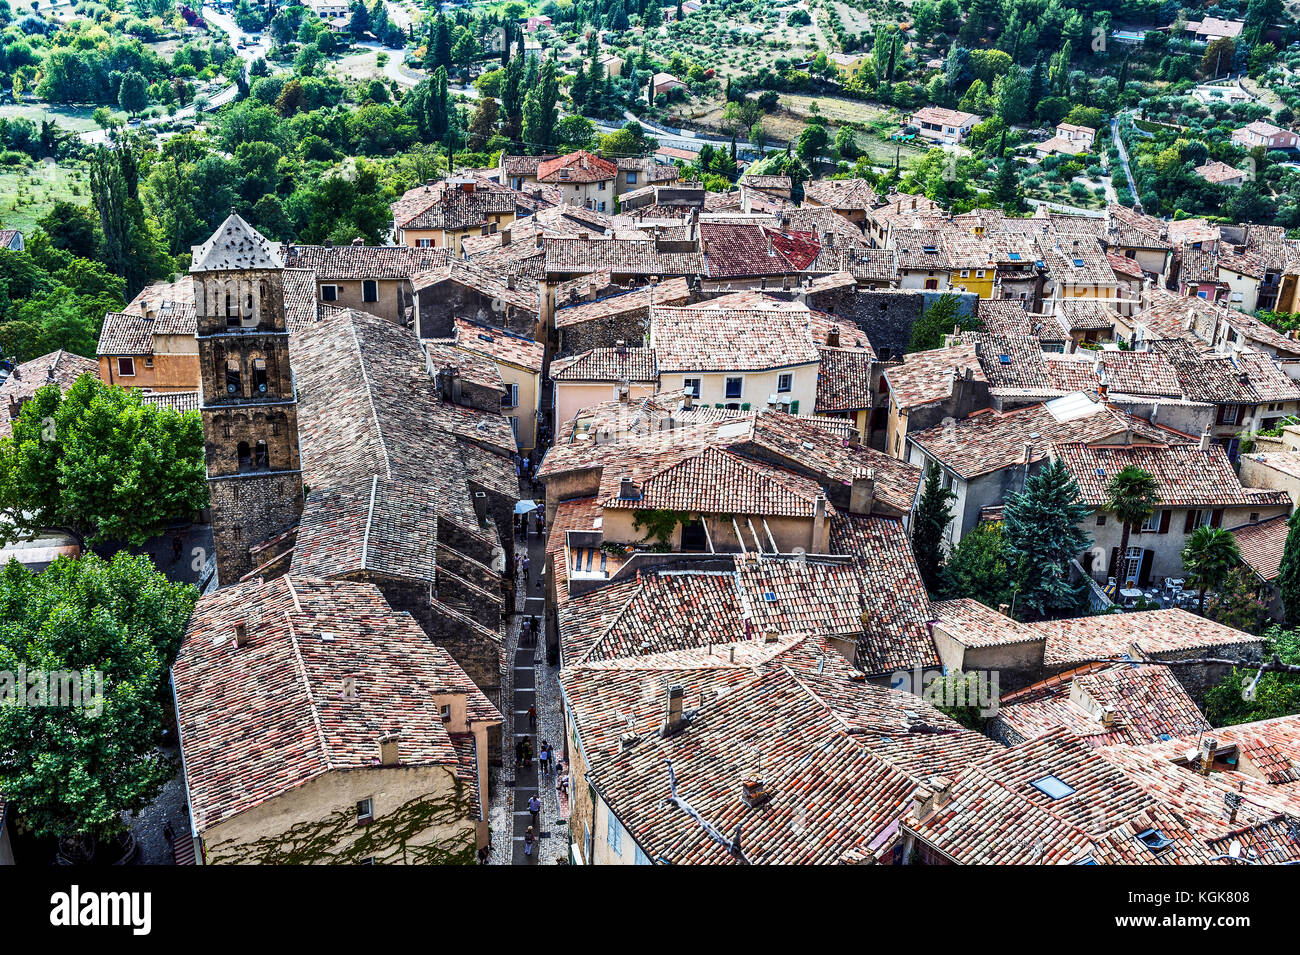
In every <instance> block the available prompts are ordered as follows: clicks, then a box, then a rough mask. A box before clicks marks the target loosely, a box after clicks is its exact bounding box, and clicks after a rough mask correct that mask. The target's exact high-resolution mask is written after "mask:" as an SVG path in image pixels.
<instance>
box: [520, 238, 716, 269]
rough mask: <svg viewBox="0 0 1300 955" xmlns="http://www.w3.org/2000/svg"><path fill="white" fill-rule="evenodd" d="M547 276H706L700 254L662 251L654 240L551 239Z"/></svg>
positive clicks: (546, 246)
mask: <svg viewBox="0 0 1300 955" xmlns="http://www.w3.org/2000/svg"><path fill="white" fill-rule="evenodd" d="M543 243H544V245H543V248H544V249H545V252H546V264H545V268H546V273H547V274H548V275H551V276H557V275H570V274H580V275H587V274H590V273H592V272H600V271H607V272H614V273H616V274H620V275H624V274H628V275H640V276H652V275H659V276H671V275H703V274H705V273H706V271H707V268H706V266H705V261H704V256H703V255H702V254H701V253H699V252H660V251H657V250H656V248H655V242H654V240H653V239H584V238H547V239H544V240H543Z"/></svg>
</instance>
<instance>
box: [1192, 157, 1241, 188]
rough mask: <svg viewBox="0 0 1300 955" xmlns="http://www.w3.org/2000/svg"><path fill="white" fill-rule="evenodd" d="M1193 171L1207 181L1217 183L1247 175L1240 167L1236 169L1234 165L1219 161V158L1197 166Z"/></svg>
mask: <svg viewBox="0 0 1300 955" xmlns="http://www.w3.org/2000/svg"><path fill="white" fill-rule="evenodd" d="M1192 172H1194V173H1196V174H1197V175H1198V176H1200V177H1201V178H1202V179H1204V180H1205V181H1206V182H1210V183H1216V184H1217V183H1221V182H1229V181H1231V180H1233V179H1242V178H1244V177H1245V175H1246V174H1245V173H1244V172H1242V171H1241V170H1240V169H1234V168H1233V167H1232V166H1229V165H1228V164H1227V163H1226V162H1218V161H1217V160H1216V161H1214V162H1207V163H1205V164H1204V165H1201V166H1197V167H1196V168H1195V169H1193V170H1192Z"/></svg>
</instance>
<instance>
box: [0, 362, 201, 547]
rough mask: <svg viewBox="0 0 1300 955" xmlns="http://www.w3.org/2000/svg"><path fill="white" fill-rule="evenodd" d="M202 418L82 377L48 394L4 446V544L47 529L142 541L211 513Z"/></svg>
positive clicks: (0, 475)
mask: <svg viewBox="0 0 1300 955" xmlns="http://www.w3.org/2000/svg"><path fill="white" fill-rule="evenodd" d="M207 501H208V492H207V484H206V472H205V469H204V462H203V425H202V422H201V421H200V420H199V415H198V413H197V412H186V413H183V414H182V413H180V412H177V411H173V410H171V409H169V408H159V407H157V406H155V405H147V404H145V403H144V402H142V401H141V400H140V396H139V394H138V393H136V392H134V391H127V390H125V389H122V388H119V387H115V386H114V387H110V386H108V385H105V384H103V383H102V382H101V381H100V380H99V379H98V378H95V377H94V376H92V375H83V376H81V378H79V379H77V381H76V382H75V383H73V385H72V386H71V387H70V388H69V389H68V390H67V392H66V393H64V394H60V393H59V389H58V387H57V386H46V387H44V388H41V389H40V390H38V391H37V392H36V394H35V395H33V396H32V397H31V398H29V399H28V400H27V401H25V402H24V403H23V406H22V411H21V412H20V414H19V416H18V418H17V419H16V420H15V421H14V423H13V435H12V436H11V437H9V438H5V439H3V440H0V541H4V542H6V543H7V542H9V541H12V540H15V539H17V538H19V537H21V536H23V535H25V534H29V533H33V532H36V531H40V530H42V529H45V528H51V527H58V528H64V529H66V530H68V531H69V532H70V533H72V534H75V535H76V536H77V537H79V538H80V539H82V540H83V541H85V542H86V543H88V544H93V543H97V542H101V541H124V542H127V543H130V544H142V543H144V542H145V541H146V540H148V539H149V538H151V537H154V536H155V535H157V534H159V533H161V532H162V531H163V530H164V529H165V528H166V527H167V525H168V524H169V523H170V522H171V521H173V520H175V519H177V518H183V517H187V516H189V515H190V514H192V513H193V512H194V511H196V510H198V509H200V508H202V507H205V506H206V505H207Z"/></svg>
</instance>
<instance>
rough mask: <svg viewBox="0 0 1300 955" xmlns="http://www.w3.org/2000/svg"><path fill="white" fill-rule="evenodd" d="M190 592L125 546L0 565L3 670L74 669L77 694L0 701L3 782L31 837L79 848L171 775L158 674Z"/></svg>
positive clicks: (181, 625) (175, 640) (89, 847)
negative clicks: (35, 565) (65, 702)
mask: <svg viewBox="0 0 1300 955" xmlns="http://www.w3.org/2000/svg"><path fill="white" fill-rule="evenodd" d="M197 597H198V594H197V591H196V590H195V589H194V588H193V587H192V586H189V585H186V584H174V583H171V582H169V581H168V580H167V579H166V578H165V577H164V576H163V575H162V574H161V573H159V572H158V571H157V570H156V569H155V568H154V566H153V564H152V563H151V562H150V561H149V559H148V558H146V557H137V556H131V555H128V554H124V553H119V554H118V555H117V556H116V557H114V558H113V560H112V561H104V560H101V559H100V558H98V557H96V556H94V555H89V556H87V557H84V558H81V559H79V560H73V559H70V558H66V557H65V558H60V559H59V560H57V561H55V562H54V563H53V564H51V565H50V567H49V568H47V569H46V570H45V571H44V572H43V573H41V574H33V573H31V572H29V571H27V570H26V569H24V568H23V567H22V566H21V565H20V564H19V563H18V562H17V561H10V562H9V564H8V566H6V567H4V568H3V569H0V670H5V671H9V672H11V673H16V672H19V670H20V669H21V668H24V667H25V668H26V670H27V672H28V675H29V677H30V676H31V675H32V674H35V673H37V672H38V671H40V672H45V673H51V672H56V671H79V672H80V673H81V675H82V679H81V687H82V693H81V695H80V697H79V699H78V700H76V702H77V703H79V704H80V705H74V706H30V705H12V704H9V705H2V706H0V792H3V793H4V794H5V797H6V799H8V800H9V801H10V802H12V803H13V804H14V805H15V806H16V807H17V809H18V813H19V817H20V818H21V819H22V822H23V825H24V826H27V827H29V828H30V829H31V830H32V831H33V832H34V833H35V834H36V835H37V836H40V837H59V838H62V839H63V840H64V842H63V845H64V850H65V852H68V851H73V852H74V853H75V850H76V849H77V848H80V849H81V850H82V852H81V853H76V854H78V855H80V856H81V857H82V858H85V856H86V855H90V854H93V847H94V845H95V843H96V842H97V841H98V840H103V839H105V838H108V837H111V836H113V835H116V834H117V833H119V832H121V831H122V829H123V827H124V824H123V821H122V813H123V812H124V811H127V810H131V811H136V810H139V809H140V808H141V807H143V806H144V805H145V803H146V802H147V801H148V800H149V799H150V798H152V796H153V795H154V794H155V793H157V791H158V790H159V789H160V788H161V786H162V784H163V783H164V782H165V781H166V779H167V778H168V777H169V776H170V774H171V771H172V770H171V766H170V765H169V763H168V762H167V761H166V760H165V759H163V758H160V756H159V754H158V750H157V744H158V737H159V733H160V731H161V730H162V727H163V717H164V713H165V708H166V705H167V704H166V700H167V683H166V674H167V668H168V667H169V666H170V665H171V662H172V660H173V659H174V658H175V656H176V651H177V650H178V649H179V647H180V642H181V637H182V635H183V633H184V629H185V621H186V620H187V619H188V618H189V615H190V612H191V611H192V610H193V609H194V603H195V600H196V599H197ZM90 671H98V672H99V673H102V674H103V679H102V684H101V686H102V690H101V692H102V695H97V694H95V693H94V692H93V691H92V689H91V688H93V687H95V686H96V683H95V681H94V680H93V679H87V674H88V673H89V672H90ZM22 689H23V690H24V691H25V690H26V689H27V688H25V687H24V688H22Z"/></svg>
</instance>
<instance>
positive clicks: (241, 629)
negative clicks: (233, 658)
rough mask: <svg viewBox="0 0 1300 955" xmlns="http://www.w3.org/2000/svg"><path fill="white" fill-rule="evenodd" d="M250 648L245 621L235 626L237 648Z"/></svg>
mask: <svg viewBox="0 0 1300 955" xmlns="http://www.w3.org/2000/svg"><path fill="white" fill-rule="evenodd" d="M246 646H248V625H247V624H246V623H244V622H243V621H240V622H239V623H237V624H235V647H236V648H238V647H246Z"/></svg>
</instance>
